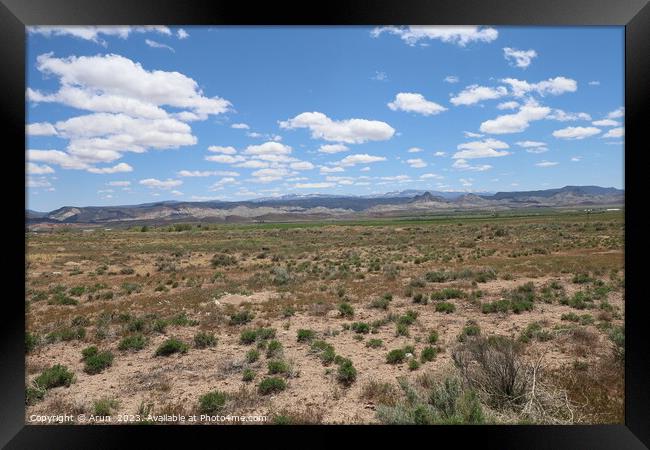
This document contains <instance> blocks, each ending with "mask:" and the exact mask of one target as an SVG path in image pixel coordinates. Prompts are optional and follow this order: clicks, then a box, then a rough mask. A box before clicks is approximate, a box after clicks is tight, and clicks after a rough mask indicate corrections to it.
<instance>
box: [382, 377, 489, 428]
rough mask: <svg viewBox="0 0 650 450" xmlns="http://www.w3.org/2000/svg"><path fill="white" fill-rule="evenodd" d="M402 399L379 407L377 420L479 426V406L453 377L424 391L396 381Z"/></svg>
mask: <svg viewBox="0 0 650 450" xmlns="http://www.w3.org/2000/svg"><path fill="white" fill-rule="evenodd" d="M399 384H400V388H401V389H402V390H403V392H404V394H405V397H406V398H405V399H404V400H402V401H399V402H397V403H395V404H394V405H392V406H391V405H386V404H380V405H379V406H378V407H377V418H378V419H379V421H380V422H381V423H383V424H393V425H434V424H445V425H448V424H482V423H484V422H485V416H484V413H483V408H482V406H481V403H480V401H479V399H478V397H477V395H476V394H475V392H474V391H473V390H471V389H463V387H462V385H461V383H460V382H459V381H458V380H456V379H455V378H445V380H444V381H443V382H434V383H433V384H432V386H431V387H430V388H429V389H427V390H424V391H422V390H420V389H417V388H415V387H414V386H412V385H410V384H409V383H408V381H407V380H406V379H400V381H399Z"/></svg>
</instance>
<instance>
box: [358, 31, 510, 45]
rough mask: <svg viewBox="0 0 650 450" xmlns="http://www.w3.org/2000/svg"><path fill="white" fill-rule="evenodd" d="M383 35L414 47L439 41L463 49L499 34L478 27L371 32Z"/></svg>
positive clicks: (374, 34)
mask: <svg viewBox="0 0 650 450" xmlns="http://www.w3.org/2000/svg"><path fill="white" fill-rule="evenodd" d="M383 33H388V34H393V35H396V36H399V37H400V38H401V39H402V40H403V41H404V42H405V43H406V44H408V45H416V44H417V43H418V42H420V41H428V40H439V41H441V42H446V43H451V44H456V45H458V46H461V47H464V46H466V45H467V44H469V43H471V42H492V41H494V40H495V39H496V38H497V37H498V36H499V32H498V31H497V30H495V29H494V28H489V27H478V26H407V27H395V26H390V27H378V28H375V29H373V30H372V32H371V35H372V37H375V38H376V37H379V36H380V35H381V34H383Z"/></svg>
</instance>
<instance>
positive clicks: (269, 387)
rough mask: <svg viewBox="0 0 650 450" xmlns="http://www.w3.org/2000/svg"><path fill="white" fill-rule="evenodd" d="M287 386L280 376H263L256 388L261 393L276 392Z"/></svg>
mask: <svg viewBox="0 0 650 450" xmlns="http://www.w3.org/2000/svg"><path fill="white" fill-rule="evenodd" d="M286 388H287V382H286V381H284V379H282V378H280V377H267V378H264V379H263V380H262V381H261V382H260V384H259V385H258V386H257V389H258V391H259V393H260V394H262V395H269V394H276V393H278V392H282V391H284V390H285V389H286Z"/></svg>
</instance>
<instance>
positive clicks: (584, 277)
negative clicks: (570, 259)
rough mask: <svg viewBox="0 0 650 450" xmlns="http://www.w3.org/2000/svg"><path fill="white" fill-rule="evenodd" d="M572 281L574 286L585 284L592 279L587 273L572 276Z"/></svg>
mask: <svg viewBox="0 0 650 450" xmlns="http://www.w3.org/2000/svg"><path fill="white" fill-rule="evenodd" d="M572 281H573V282H574V283H576V284H585V283H589V282H591V281H593V279H592V278H591V277H590V276H589V274H588V273H577V274H575V275H574V276H573V280H572Z"/></svg>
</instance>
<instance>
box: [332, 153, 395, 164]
mask: <svg viewBox="0 0 650 450" xmlns="http://www.w3.org/2000/svg"><path fill="white" fill-rule="evenodd" d="M379 161H386V158H384V157H383V156H373V155H369V154H367V153H360V154H356V155H349V156H346V157H345V158H343V159H342V160H340V161H339V162H338V165H340V166H344V167H345V166H355V165H357V164H369V163H374V162H379Z"/></svg>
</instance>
